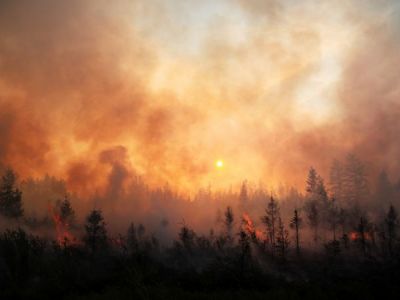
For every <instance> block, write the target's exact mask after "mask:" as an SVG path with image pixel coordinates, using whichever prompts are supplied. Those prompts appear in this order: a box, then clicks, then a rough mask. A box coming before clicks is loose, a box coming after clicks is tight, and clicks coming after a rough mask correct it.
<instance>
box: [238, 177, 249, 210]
mask: <svg viewBox="0 0 400 300" xmlns="http://www.w3.org/2000/svg"><path fill="white" fill-rule="evenodd" d="M248 201H249V195H248V192H247V181H243V183H242V186H241V188H240V195H239V206H240V209H241V210H242V211H244V210H246V209H247V204H248Z"/></svg>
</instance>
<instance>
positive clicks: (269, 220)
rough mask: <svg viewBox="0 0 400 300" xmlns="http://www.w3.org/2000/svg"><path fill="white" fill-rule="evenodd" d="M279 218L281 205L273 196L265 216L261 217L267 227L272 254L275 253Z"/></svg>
mask: <svg viewBox="0 0 400 300" xmlns="http://www.w3.org/2000/svg"><path fill="white" fill-rule="evenodd" d="M278 218H279V205H278V203H277V202H276V201H275V200H274V198H273V197H272V196H271V198H270V201H269V202H268V205H267V209H266V210H265V215H264V216H263V217H261V222H262V223H263V224H264V225H265V226H266V229H267V234H268V238H269V243H270V245H271V250H272V252H274V249H275V240H276V232H275V231H276V223H277V221H278Z"/></svg>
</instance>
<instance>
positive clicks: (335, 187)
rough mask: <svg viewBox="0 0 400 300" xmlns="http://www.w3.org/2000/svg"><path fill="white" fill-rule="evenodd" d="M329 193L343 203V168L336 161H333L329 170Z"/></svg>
mask: <svg viewBox="0 0 400 300" xmlns="http://www.w3.org/2000/svg"><path fill="white" fill-rule="evenodd" d="M329 175H330V181H329V185H330V191H331V196H332V197H333V198H334V199H336V200H337V201H338V203H342V201H343V196H344V195H343V166H342V164H341V163H340V162H339V161H338V160H336V159H335V160H334V161H333V163H332V166H331V169H330V174H329Z"/></svg>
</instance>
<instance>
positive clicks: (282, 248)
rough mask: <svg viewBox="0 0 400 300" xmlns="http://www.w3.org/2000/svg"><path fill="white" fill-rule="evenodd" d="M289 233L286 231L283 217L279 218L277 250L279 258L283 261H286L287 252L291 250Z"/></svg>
mask: <svg viewBox="0 0 400 300" xmlns="http://www.w3.org/2000/svg"><path fill="white" fill-rule="evenodd" d="M289 243H290V242H289V232H288V231H287V230H286V229H285V226H284V224H283V222H282V219H281V217H279V218H278V232H277V237H276V249H277V253H278V256H279V257H280V258H281V259H282V261H285V260H286V254H287V250H288V248H289Z"/></svg>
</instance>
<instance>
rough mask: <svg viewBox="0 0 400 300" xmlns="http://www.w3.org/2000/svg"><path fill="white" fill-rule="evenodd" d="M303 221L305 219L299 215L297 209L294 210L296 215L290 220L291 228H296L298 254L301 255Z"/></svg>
mask: <svg viewBox="0 0 400 300" xmlns="http://www.w3.org/2000/svg"><path fill="white" fill-rule="evenodd" d="M302 223H303V220H302V219H301V217H300V216H299V213H298V211H297V209H295V210H294V215H293V218H292V220H291V221H290V228H292V229H294V230H295V237H296V254H297V256H299V255H300V234H299V231H300V227H301V225H302Z"/></svg>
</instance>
